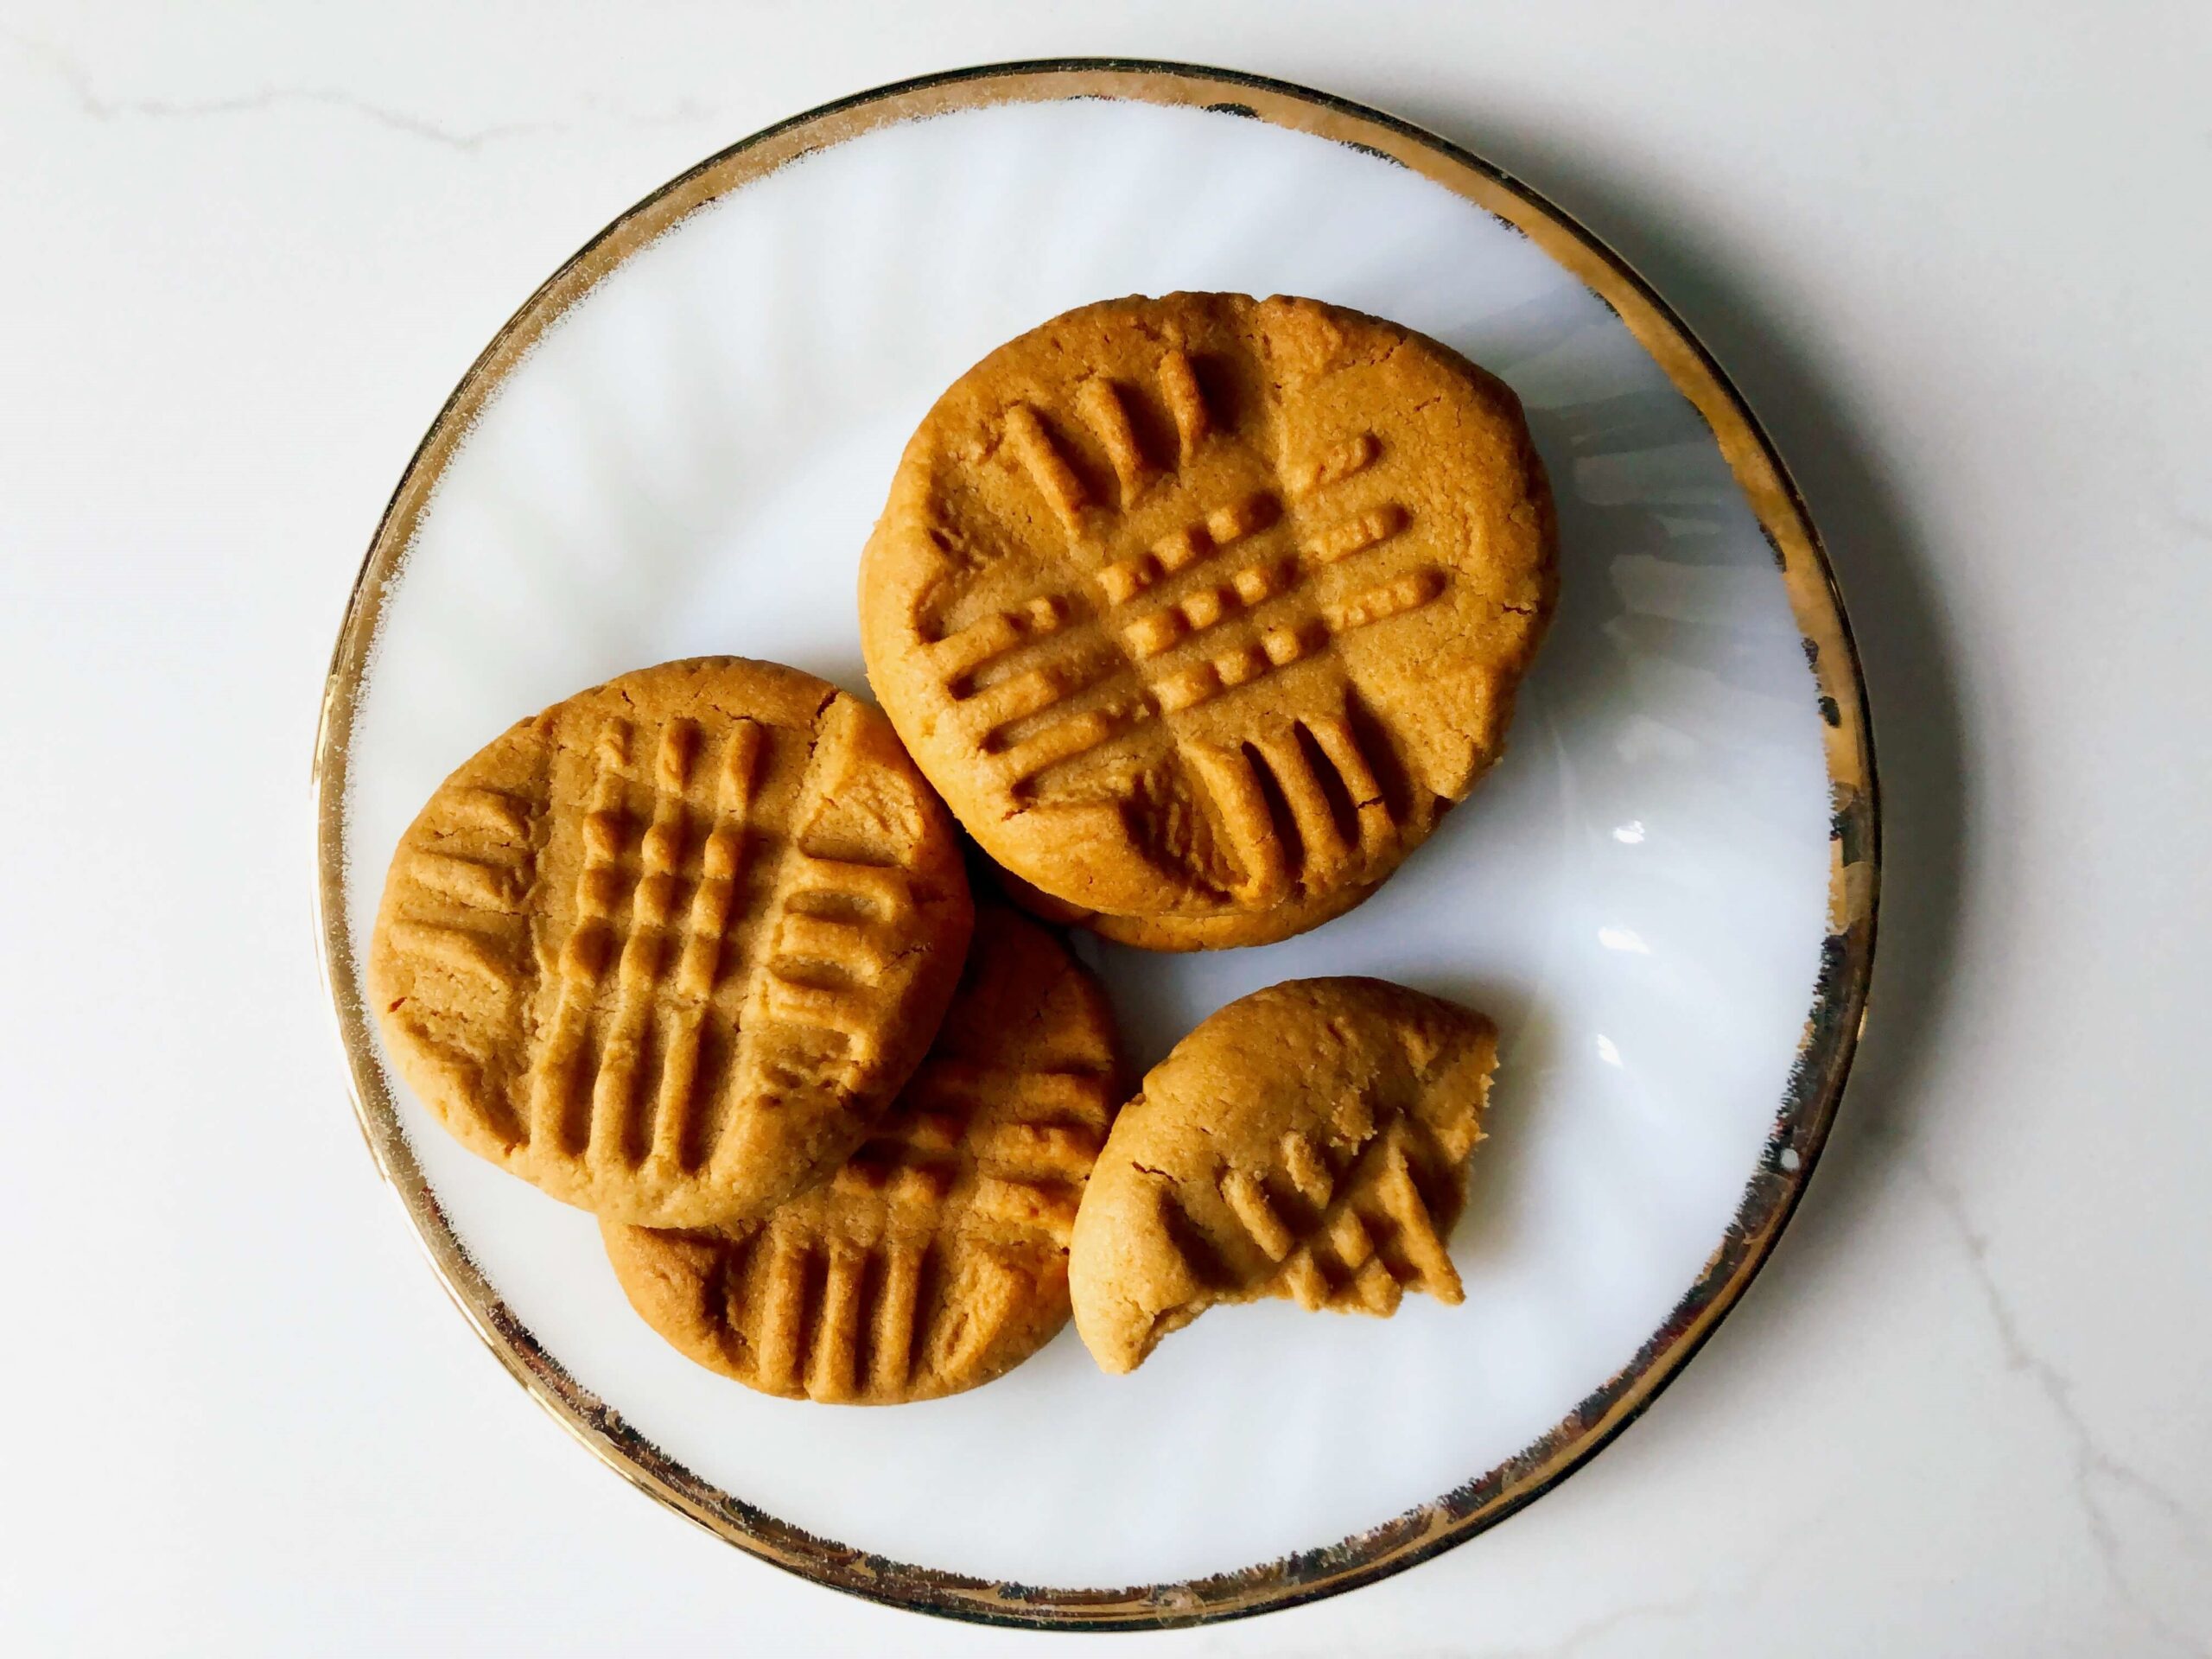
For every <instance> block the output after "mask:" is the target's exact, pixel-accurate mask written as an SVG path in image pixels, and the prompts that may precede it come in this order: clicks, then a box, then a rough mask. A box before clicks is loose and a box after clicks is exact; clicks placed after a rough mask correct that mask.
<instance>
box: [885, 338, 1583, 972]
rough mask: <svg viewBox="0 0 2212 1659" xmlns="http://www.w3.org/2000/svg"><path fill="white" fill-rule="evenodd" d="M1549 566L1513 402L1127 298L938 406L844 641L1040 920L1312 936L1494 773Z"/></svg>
mask: <svg viewBox="0 0 2212 1659" xmlns="http://www.w3.org/2000/svg"><path fill="white" fill-rule="evenodd" d="M1553 542H1554V533H1553V519H1552V510H1551V499H1550V495H1549V493H1548V488H1547V486H1546V484H1545V480H1544V474H1543V468H1542V466H1541V462H1540V461H1538V459H1537V457H1536V454H1535V449H1534V448H1533V447H1532V445H1531V444H1530V442H1529V434H1528V429H1527V426H1526V424H1525V423H1524V422H1523V421H1522V415H1521V409H1520V404H1518V402H1517V401H1516V399H1515V397H1514V396H1513V394H1512V392H1511V391H1510V390H1508V389H1507V388H1506V387H1505V385H1503V383H1502V382H1500V381H1498V380H1497V379H1496V378H1493V377H1492V376H1491V375H1489V374H1486V373H1484V372H1483V371H1482V370H1480V369H1478V368H1476V367H1475V366H1474V365H1471V364H1470V363H1468V362H1467V361H1466V360H1465V359H1463V358H1461V357H1459V355H1458V354H1456V353H1453V352H1452V351H1451V350H1449V349H1448V348H1446V347H1445V346H1441V345H1439V344H1438V343H1437V342H1436V341H1434V340H1429V339H1427V338H1425V337H1424V336H1422V335H1420V334H1414V333H1413V332H1412V331H1410V330H1408V329H1405V328H1401V327H1396V326H1395V325H1394V324H1391V323H1388V322H1383V321H1378V320H1376V319H1375V318H1373V317H1368V316H1363V315H1359V314H1357V313H1356V312H1351V311H1345V310H1341V309H1338V308H1335V307H1332V306H1326V305H1321V304H1318V303H1315V302H1312V301H1307V300H1292V299H1272V300H1266V301H1255V300H1251V299H1249V298H1246V297H1244V296H1241V295H1221V294H1179V295H1172V296H1168V297H1167V298H1165V299H1160V300H1149V299H1142V298H1136V299H1128V300H1115V301H1110V302H1105V303H1103V304H1098V305H1092V306H1087V307H1085V308H1083V309H1081V310H1077V311H1073V312H1070V313H1069V314H1067V315H1065V316H1063V317H1060V318H1058V319H1056V320H1055V321H1052V322H1049V323H1046V324H1045V325H1044V326H1043V327H1039V328H1038V329H1035V330H1034V331H1033V332H1032V333H1030V334H1025V335H1023V336H1022V337H1021V338H1020V339H1019V340H1014V341H1013V342H1011V343H1010V344H1008V345H1006V346H1001V348H999V350H997V351H995V352H994V353H991V355H990V356H988V357H987V358H985V359H983V361H982V363H980V364H978V365H976V367H975V368H973V369H971V370H970V371H969V372H968V373H967V374H966V375H964V376H963V377H962V378H961V379H960V380H959V381H957V383H956V384H955V385H953V386H952V388H951V389H950V391H947V392H946V393H945V395H944V397H942V398H941V399H940V400H939V401H938V404H937V406H936V407H935V408H934V409H932V410H931V412H930V414H929V416H928V417H927V418H926V419H925V421H924V422H923V423H922V425H921V427H920V429H919V430H918V431H917V432H916V434H915V435H914V437H913V440H912V442H910V443H909V444H908V446H907V448H906V454H905V457H904V459H903V460H902V461H900V463H899V471H898V474H897V476H896V478H895V479H894V480H893V486H892V490H891V496H890V500H889V503H888V505H887V507H886V508H885V511H884V513H883V517H882V518H881V520H880V523H879V524H878V525H877V527H876V530H875V533H874V537H872V538H871V540H870V542H869V543H868V550H867V553H866V556H865V557H864V559H863V563H862V570H861V640H862V645H863V648H864V650H865V652H866V655H867V659H868V677H869V680H870V682H871V683H873V685H874V688H875V690H876V694H877V696H879V697H880V698H881V700H882V702H883V706H884V709H885V712H886V713H887V714H888V715H890V717H891V720H892V722H893V724H894V725H895V726H897V727H898V728H899V735H900V736H901V737H902V738H904V739H905V740H906V745H907V747H908V748H909V749H910V750H911V751H912V753H913V754H914V757H915V760H917V762H918V764H919V765H920V766H921V768H922V770H923V772H925V774H927V776H928V777H929V778H930V779H931V782H932V783H934V784H935V785H937V786H938V789H939V790H940V791H942V792H943V793H944V797H945V799H946V801H947V803H948V804H950V806H951V808H952V810H953V812H954V814H955V815H956V816H957V817H958V818H959V819H960V821H961V823H963V825H965V826H966V828H967V829H968V830H969V833H970V834H971V835H972V836H975V838H976V841H977V842H979V843H980V844H981V845H982V848H983V849H984V850H985V851H986V852H988V854H989V855H991V856H992V857H993V858H994V859H995V860H996V861H998V862H999V863H1001V864H1002V865H1004V866H1005V867H1006V868H1007V869H1009V870H1011V871H1013V872H1014V874H1017V875H1019V876H1020V877H1021V878H1022V879H1023V880H1026V881H1027V882H1029V883H1031V884H1032V885H1033V887H1037V888H1038V889H1039V890H1040V891H1042V892H1043V893H1046V894H1048V895H1050V896H1051V897H1052V898H1055V899H1060V900H1062V901H1063V902H1065V903H1066V904H1068V905H1071V906H1077V907H1078V908H1079V909H1081V910H1084V911H1090V912H1102V913H1104V914H1108V915H1120V916H1129V917H1145V918H1165V917H1170V916H1172V917H1175V918H1188V919H1193V920H1196V919H1207V920H1215V919H1218V918H1223V917H1227V916H1232V915H1240V914H1242V915H1249V914H1251V913H1253V912H1266V911H1271V910H1274V909H1276V908H1277V907H1278V906H1296V907H1300V908H1298V909H1296V910H1294V912H1293V914H1294V915H1295V916H1297V917H1299V918H1303V919H1304V920H1305V921H1306V925H1311V923H1312V922H1313V921H1315V920H1319V919H1323V918H1325V917H1326V916H1327V915H1328V914H1331V913H1333V912H1332V910H1331V907H1330V906H1329V905H1328V903H1327V902H1326V901H1327V900H1328V899H1331V898H1332V896H1334V895H1338V894H1340V893H1343V892H1344V890H1345V889H1347V888H1354V887H1372V886H1373V885H1374V884H1375V883H1376V882H1377V881H1379V880H1382V879H1383V876H1385V875H1387V874H1389V871H1390V870H1391V869H1392V868H1395V865H1396V864H1397V862H1398V861H1399V860H1401V859H1402V857H1403V856H1404V855H1405V854H1406V853H1407V851H1408V849H1411V848H1412V847H1413V846H1414V845H1416V844H1417V843H1418V842H1420V841H1421V839H1422V838H1423V837H1424V836H1427V834H1428V833H1429V831H1430V829H1431V828H1432V827H1433V825H1434V823H1435V822H1436V819H1437V817H1438V815H1439V814H1440V812H1441V811H1442V810H1444V809H1445V808H1446V806H1448V805H1449V804H1451V803H1452V802H1454V801H1457V800H1459V799H1460V798H1463V797H1464V796H1465V794H1466V793H1467V791H1469V790H1470V789H1471V788H1472V787H1473V786H1474V785H1475V783H1476V781H1477V779H1478V778H1480V776H1481V775H1482V773H1483V772H1484V770H1485V769H1486V768H1487V767H1488V766H1490V765H1491V762H1492V761H1494V760H1496V759H1497V756H1498V754H1499V753H1500V751H1501V750H1502V748H1503V744H1504V737H1505V729H1506V726H1507V723H1508V721H1510V717H1511V715H1512V708H1513V699H1514V692H1515V690H1516V686H1517V684H1518V683H1519V681H1520V678H1521V676H1522V672H1523V671H1524V670H1525V669H1526V668H1527V666H1528V664H1529V660H1530V658H1531V657H1532V656H1533V655H1534V653H1535V649H1536V646H1537V644H1538V642H1539V640H1540V639H1541V637H1542V635H1543V632H1544V629H1545V626H1546V624H1547V622H1548V618H1549V616H1550V613H1551V610H1552V606H1553V601H1554V592H1555V588H1556V576H1555V569H1554V554H1553ZM1093 925H1096V924H1093ZM1131 931H1132V932H1133V933H1136V932H1141V929H1135V928H1133V929H1132V930H1131ZM1226 931H1227V933H1228V934H1229V935H1230V938H1232V939H1241V938H1243V937H1245V933H1246V931H1248V930H1240V929H1238V928H1236V927H1231V928H1229V929H1227V930H1226ZM1189 942H1190V943H1195V944H1205V943H1210V942H1211V941H1210V940H1207V939H1205V938H1202V937H1196V936H1193V937H1192V938H1191V939H1190V940H1189Z"/></svg>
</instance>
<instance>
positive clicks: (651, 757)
mask: <svg viewBox="0 0 2212 1659" xmlns="http://www.w3.org/2000/svg"><path fill="white" fill-rule="evenodd" d="M972 919H973V910H972V907H971V906H970V903H969V895H968V882H967V876H966V874H965V872H964V870H963V866H962V861H961V855H960V851H959V847H958V843H957V835H956V832H955V831H954V829H953V827H952V824H951V822H950V819H949V818H948V817H947V816H946V814H945V811H944V806H943V804H941V803H940V802H939V801H938V799H937V798H936V796H935V795H934V794H932V793H931V790H930V788H929V785H927V784H925V783H924V782H923V781H922V779H921V777H920V775H919V774H918V772H916V771H915V770H914V767H913V765H912V762H911V761H910V760H908V759H907V758H906V753H905V751H904V750H903V749H901V748H900V747H899V741H898V737H897V735H896V734H894V733H893V731H892V729H891V726H890V723H889V722H888V721H886V720H885V719H884V718H883V716H882V715H880V714H879V713H877V712H876V711H875V710H874V709H871V708H869V707H868V705H867V704H865V703H862V702H857V701H855V699H854V698H852V697H849V696H846V695H845V694H843V693H842V692H841V691H839V690H836V687H834V686H831V685H829V684H828V683H825V682H823V681H821V680H817V679H815V678H814V677H811V676H810V675H806V674H801V673H799V672H798V671H796V670H793V669H788V668H783V667H779V666H778V665H776V664H772V663H755V662H747V661H745V660H742V659H741V658H701V659H698V660H696V661H690V662H680V663H669V664H664V665H662V666H661V667H658V668H649V669H645V670H642V671H639V672H637V673H634V674H626V675H624V676H622V677H620V678H619V679H615V680H610V681H608V682H607V683H606V684H605V685H602V686H598V687H595V688H594V689H593V690H588V691H584V692H582V693H579V694H578V695H577V696H573V697H570V698H569V699H568V700H567V701H566V702H559V703H556V704H555V705H554V706H553V707H552V708H550V709H547V710H546V711H545V712H544V713H543V714H541V715H537V716H536V717H535V718H533V719H531V720H525V721H522V722H521V723H520V724H519V725H517V726H515V727H513V728H512V729H510V730H509V731H508V732H506V733H505V734H504V735H502V736H500V737H499V738H497V739H496V740H494V741H493V742H492V743H491V744H490V745H489V746H488V747H486V748H484V749H483V750H482V751H480V753H478V754H477V755H475V757H474V758H473V759H472V760H468V761H467V763H466V764H464V765H463V766H461V769H460V770H459V771H457V772H454V774H453V776H452V777H450V778H448V779H447V780H446V781H445V783H444V784H442V785H440V786H439V788H438V791H437V792H436V793H435V794H434V795H433V796H432V797H431V798H430V800H429V804H428V805H426V806H425V807H424V808H423V811H422V814H421V816H419V817H417V818H416V820H415V822H414V823H413V824H412V825H410V827H409V829H408V830H407V833H406V835H405V836H403V837H402V838H401V841H400V845H399V849H398V852H397V854H396V855H394V857H393V859H392V863H391V873H390V874H389V875H388V876H387V877H386V878H385V890H384V901H383V904H382V906H381V907H380V909H379V910H378V914H377V922H376V930H375V933H374V936H373V938H372V940H371V942H370V946H369V960H368V985H369V994H370V995H371V997H372V999H373V1003H374V1007H375V1008H376V1011H377V1014H378V1020H379V1021H380V1023H381V1024H382V1026H383V1028H384V1035H385V1043H386V1045H387V1046H388V1047H389V1048H390V1050H391V1055H392V1058H393V1060H394V1062H395V1063H396V1064H397V1067H398V1069H399V1071H400V1074H401V1075H402V1076H403V1077H405V1078H406V1079H407V1081H408V1082H409V1084H411V1085H412V1086H413V1087H414V1089H415V1090H416V1093H417V1094H419V1095H420V1096H422V1097H423V1102H424V1103H426V1104H427V1105H428V1106H429V1108H430V1109H431V1110H432V1111H433V1112H434V1113H435V1114H436V1115H437V1116H438V1118H439V1119H440V1121H441V1122H443V1123H444V1124H445V1126H446V1127H447V1128H448V1129H450V1130H451V1131H452V1132H453V1134H454V1136H455V1137H456V1138H458V1139H459V1140H460V1141H461V1142H462V1144H464V1145H465V1146H467V1147H469V1148H470V1149H471V1150H472V1151H474V1152H477V1153H480V1154H482V1155H483V1156H485V1157H486V1158H489V1159H491V1160H493V1161H494V1162H496V1163H498V1164H500V1165H502V1166H505V1168H507V1169H510V1170H512V1171H513V1172H514V1173H516V1174H518V1175H520V1176H521V1177H523V1178H524V1179H525V1180H528V1181H531V1182H532V1183H534V1184H536V1185H538V1186H539V1187H542V1188H543V1189H544V1190H545V1191H546V1192H550V1193H551V1194H552V1195H553V1196H554V1197H556V1198H563V1199H565V1200H567V1201H568V1202H569V1203H570V1204H575V1205H582V1206H583V1207H584V1208H586V1209H588V1210H592V1211H597V1212H598V1213H599V1214H601V1215H602V1216H611V1217H619V1218H621V1219H625V1220H631V1221H639V1222H651V1223H657V1224H668V1225H674V1224H690V1223H698V1222H707V1221H714V1220H719V1219H721V1218H722V1217H728V1216H732V1215H740V1214H757V1213H759V1212H760V1211H765V1210H766V1209H768V1208H771V1207H772V1206H773V1205H776V1204H778V1203H780V1202H781V1201H782V1200H783V1199H785V1198H788V1197H789V1196H790V1195H791V1194H792V1193H793V1192H798V1191H800V1190H801V1189H803V1188H804V1187H805V1186H807V1185H810V1183H812V1182H814V1181H816V1180H817V1179H821V1178H822V1177H823V1176H824V1175H825V1174H827V1173H829V1172H830V1171H831V1170H833V1169H835V1168H836V1166H837V1165H838V1163H839V1162H840V1161H841V1160H842V1159H843V1158H844V1157H845V1155H846V1154H848V1153H849V1152H850V1151H851V1150H852V1149H853V1148H854V1147H855V1146H857V1145H858V1144H859V1143H860V1141H861V1138H862V1136H864V1135H866V1134H867V1133H868V1128H869V1126H870V1125H871V1124H873V1123H874V1121H875V1119H876V1118H877V1116H879V1115H880V1112H881V1110H882V1109H883V1107H884V1106H885V1105H886V1104H887V1103H888V1102H889V1101H890V1099H891V1097H892V1096H893V1094H894V1093H895V1092H896V1091H897V1090H898V1089H899V1086H900V1085H901V1084H904V1083H905V1082H906V1078H907V1076H908V1075H909V1074H910V1073H911V1072H912V1071H913V1069H914V1067H915V1065H917V1064H918V1062H919V1060H920V1059H921V1057H922V1054H923V1052H924V1051H925V1049H926V1048H927V1046H929V1042H930V1039H931V1033H934V1032H935V1031H936V1029H937V1027H938V1020H939V1019H940V1018H941V1017H942V1015H943V1014H944V1007H945V1004H946V1002H947V1001H949V1000H950V997H951V995H952V989H953V986H954V984H955V982H957V978H958V976H959V972H960V963H961V957H962V952H963V950H965V948H966V946H967V943H968V934H969V926H970V925H971V922H972Z"/></svg>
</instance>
